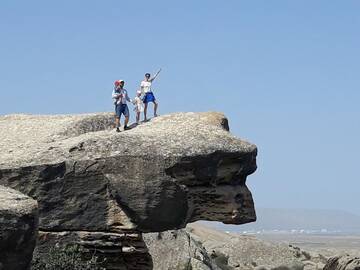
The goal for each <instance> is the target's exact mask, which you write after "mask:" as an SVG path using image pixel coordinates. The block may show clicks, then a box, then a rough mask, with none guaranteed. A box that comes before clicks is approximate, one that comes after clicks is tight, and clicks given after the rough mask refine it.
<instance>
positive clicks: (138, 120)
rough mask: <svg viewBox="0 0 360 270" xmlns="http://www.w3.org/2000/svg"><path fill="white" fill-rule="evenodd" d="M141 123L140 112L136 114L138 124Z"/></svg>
mask: <svg viewBox="0 0 360 270" xmlns="http://www.w3.org/2000/svg"><path fill="white" fill-rule="evenodd" d="M139 123H140V112H136V124H139Z"/></svg>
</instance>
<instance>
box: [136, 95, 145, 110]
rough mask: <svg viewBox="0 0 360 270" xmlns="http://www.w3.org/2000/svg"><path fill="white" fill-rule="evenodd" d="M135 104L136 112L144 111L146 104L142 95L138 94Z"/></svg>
mask: <svg viewBox="0 0 360 270" xmlns="http://www.w3.org/2000/svg"><path fill="white" fill-rule="evenodd" d="M133 104H134V105H135V108H134V111H135V112H143V111H144V104H143V101H142V99H141V98H140V97H138V96H136V97H135V98H134V99H133Z"/></svg>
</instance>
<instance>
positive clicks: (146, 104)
mask: <svg viewBox="0 0 360 270" xmlns="http://www.w3.org/2000/svg"><path fill="white" fill-rule="evenodd" d="M147 107H148V103H144V121H147V117H146V113H147Z"/></svg>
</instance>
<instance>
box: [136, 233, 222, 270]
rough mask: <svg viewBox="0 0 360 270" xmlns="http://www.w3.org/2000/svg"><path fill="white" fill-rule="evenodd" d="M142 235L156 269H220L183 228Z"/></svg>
mask: <svg viewBox="0 0 360 270" xmlns="http://www.w3.org/2000/svg"><path fill="white" fill-rule="evenodd" d="M143 237H144V241H145V243H146V245H147V246H148V249H149V253H150V255H151V257H152V259H153V262H154V269H156V270H168V269H185V270H187V269H191V270H202V269H204V270H221V269H220V268H219V267H218V266H217V265H216V264H215V263H214V262H213V260H212V259H211V257H210V255H209V254H208V253H207V251H206V249H205V248H204V247H203V246H202V244H201V243H200V242H197V241H195V240H194V239H193V238H192V237H191V235H190V234H189V233H188V232H187V231H186V230H185V229H181V230H174V231H166V232H161V233H146V234H144V236H143Z"/></svg>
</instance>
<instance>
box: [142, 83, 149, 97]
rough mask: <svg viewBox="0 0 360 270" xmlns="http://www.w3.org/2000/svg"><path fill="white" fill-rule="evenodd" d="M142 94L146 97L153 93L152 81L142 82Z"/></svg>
mask: <svg viewBox="0 0 360 270" xmlns="http://www.w3.org/2000/svg"><path fill="white" fill-rule="evenodd" d="M140 88H141V93H142V94H143V95H144V94H146V93H148V92H151V82H150V81H142V82H141V84H140Z"/></svg>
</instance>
